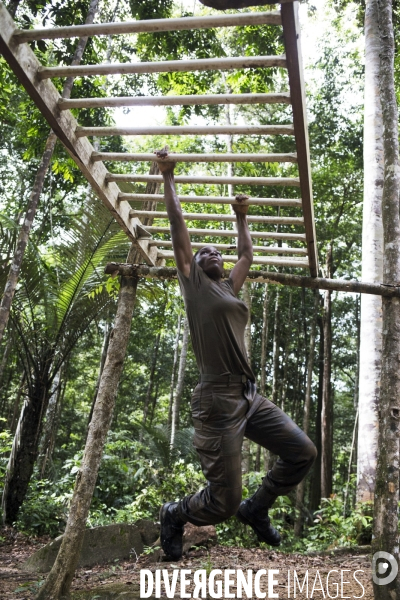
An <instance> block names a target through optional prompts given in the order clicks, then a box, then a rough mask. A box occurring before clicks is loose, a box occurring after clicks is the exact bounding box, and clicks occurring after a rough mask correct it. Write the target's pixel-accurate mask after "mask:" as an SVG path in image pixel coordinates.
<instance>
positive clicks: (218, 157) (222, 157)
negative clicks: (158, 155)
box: [92, 152, 297, 181]
mask: <svg viewBox="0 0 400 600" xmlns="http://www.w3.org/2000/svg"><path fill="white" fill-rule="evenodd" d="M92 159H93V160H94V161H100V160H102V161H104V160H109V161H118V162H148V161H149V162H154V160H155V156H154V152H153V153H151V152H149V153H146V154H132V153H128V152H93V156H92ZM168 161H170V162H187V163H189V162H190V163H191V162H193V163H195V162H196V163H197V162H201V163H203V162H204V163H219V162H230V163H232V162H234V163H240V162H243V163H245V162H259V163H266V162H280V163H283V162H290V163H295V162H297V156H296V154H295V153H288V154H232V153H228V152H220V153H218V154H174V153H171V154H168ZM110 181H116V180H115V179H112V178H111V177H110ZM120 181H121V180H120Z"/></svg>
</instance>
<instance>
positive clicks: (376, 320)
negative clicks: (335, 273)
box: [357, 0, 383, 502]
mask: <svg viewBox="0 0 400 600" xmlns="http://www.w3.org/2000/svg"><path fill="white" fill-rule="evenodd" d="M382 127H383V125H382V109H381V98H380V93H379V29H378V0H366V6H365V98H364V206H363V235H362V280H363V281H371V282H373V283H380V282H382V277H383V226H382V182H383V145H382ZM360 336H361V344H360V379H359V381H360V383H359V395H360V414H359V424H358V452H357V456H358V459H357V500H358V501H359V502H367V501H372V500H373V499H374V484H375V470H376V453H377V442H378V412H377V411H378V400H379V386H380V377H381V353H382V299H381V298H379V296H367V295H365V294H362V296H361V332H360Z"/></svg>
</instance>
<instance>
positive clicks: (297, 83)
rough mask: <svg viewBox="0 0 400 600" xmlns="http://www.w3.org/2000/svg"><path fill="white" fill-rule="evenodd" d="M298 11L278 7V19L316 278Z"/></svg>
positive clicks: (292, 7)
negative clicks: (282, 39) (280, 19)
mask: <svg viewBox="0 0 400 600" xmlns="http://www.w3.org/2000/svg"><path fill="white" fill-rule="evenodd" d="M298 9H299V3H298V2H293V3H290V2H289V3H286V4H282V6H281V15H282V25H283V36H284V40H285V48H286V61H287V69H288V74H289V86H290V97H291V99H292V107H293V124H294V128H295V139H296V148H297V157H298V158H297V162H298V167H299V175H300V189H301V196H302V199H303V214H304V223H305V232H306V238H307V248H308V255H309V258H310V273H311V275H312V276H313V277H316V276H317V275H318V254H317V247H316V239H317V238H316V233H315V224H314V209H313V196H312V183H311V169H310V149H309V142H308V128H307V112H306V97H305V87H304V81H303V65H302V59H301V45H300V23H299V18H298Z"/></svg>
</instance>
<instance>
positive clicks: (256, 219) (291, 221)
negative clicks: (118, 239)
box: [130, 209, 304, 227]
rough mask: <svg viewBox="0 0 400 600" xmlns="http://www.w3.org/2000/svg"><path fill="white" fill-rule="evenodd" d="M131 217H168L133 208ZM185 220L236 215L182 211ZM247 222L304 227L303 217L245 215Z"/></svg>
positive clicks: (227, 219) (224, 218) (222, 219)
mask: <svg viewBox="0 0 400 600" xmlns="http://www.w3.org/2000/svg"><path fill="white" fill-rule="evenodd" d="M130 215H131V217H133V218H134V217H152V218H154V219H168V214H167V213H166V212H161V211H156V210H154V211H151V210H134V209H131V211H130ZM183 218H184V219H185V221H220V222H222V223H225V222H227V223H229V222H231V223H236V215H228V214H206V213H185V212H184V213H183ZM247 222H248V223H260V224H262V225H299V226H301V227H304V219H303V217H264V216H254V215H247Z"/></svg>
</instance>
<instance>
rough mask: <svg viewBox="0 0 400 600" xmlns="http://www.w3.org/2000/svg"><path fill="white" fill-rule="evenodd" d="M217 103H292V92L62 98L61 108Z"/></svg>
mask: <svg viewBox="0 0 400 600" xmlns="http://www.w3.org/2000/svg"><path fill="white" fill-rule="evenodd" d="M215 104H290V94H288V93H287V92H282V93H280V94H206V95H200V94H199V95H182V96H120V97H117V98H74V99H72V100H71V99H67V98H65V99H64V98H61V100H60V101H59V103H58V107H59V109H60V110H68V109H72V108H102V107H107V106H110V107H118V106H193V105H197V106H199V105H215Z"/></svg>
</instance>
